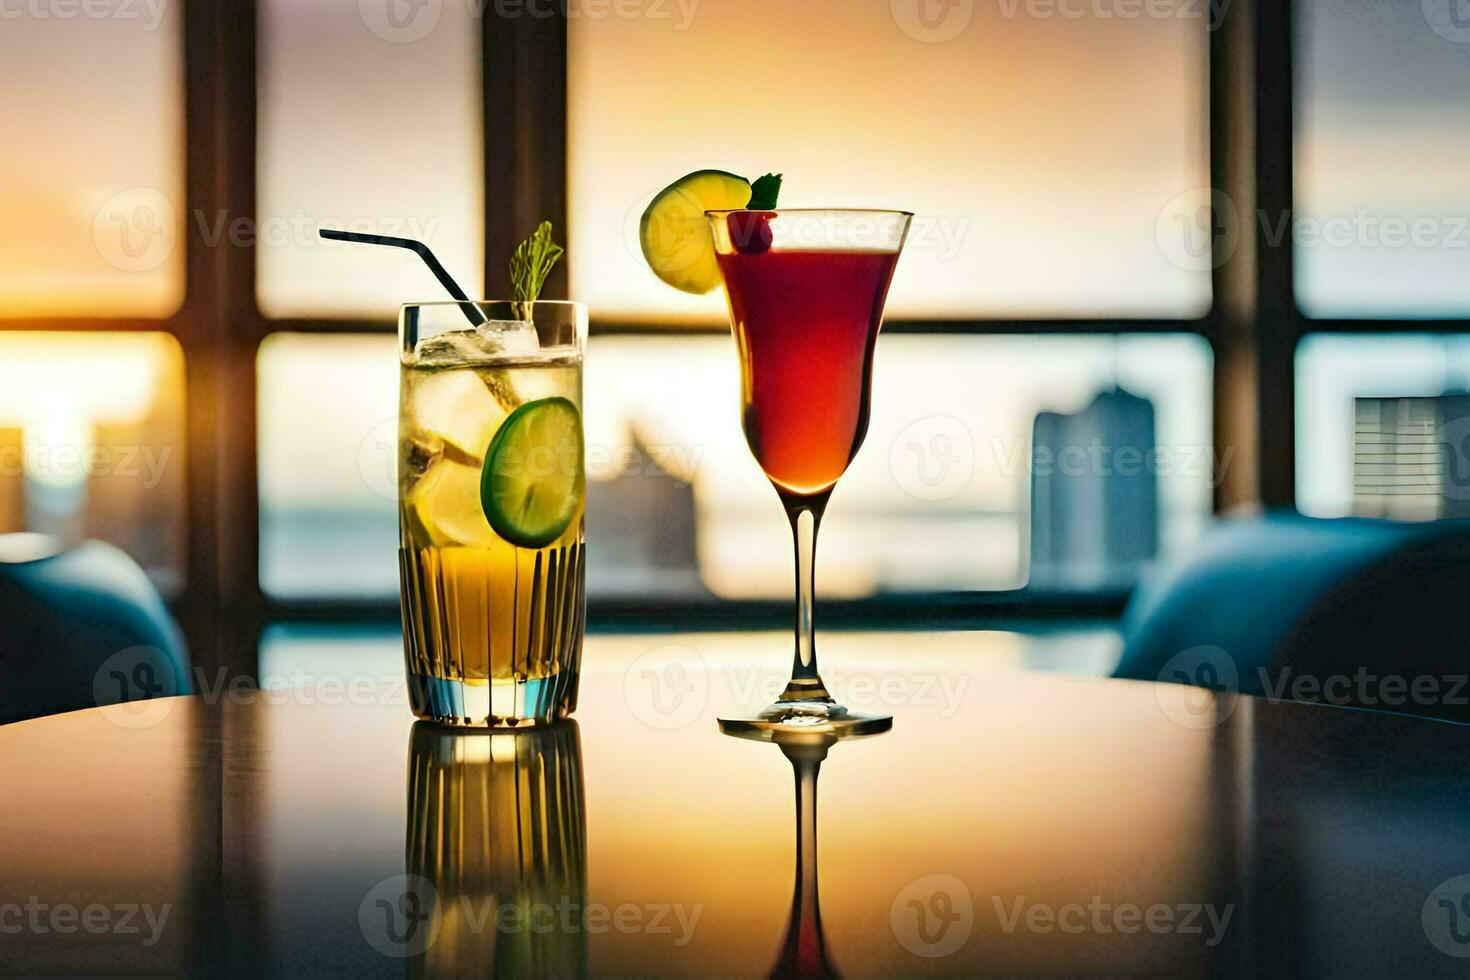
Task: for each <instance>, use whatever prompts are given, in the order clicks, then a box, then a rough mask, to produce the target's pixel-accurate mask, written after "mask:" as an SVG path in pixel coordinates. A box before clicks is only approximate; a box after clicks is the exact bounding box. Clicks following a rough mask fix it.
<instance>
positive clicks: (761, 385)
mask: <svg viewBox="0 0 1470 980" xmlns="http://www.w3.org/2000/svg"><path fill="white" fill-rule="evenodd" d="M706 216H707V218H708V220H709V224H710V231H711V234H712V235H713V239H714V246H715V254H716V259H717V261H718V263H719V267H720V274H721V276H722V277H723V278H724V282H725V291H726V294H727V296H728V297H729V303H730V320H731V325H732V327H733V329H734V333H735V341H736V344H737V346H738V348H739V352H740V394H741V422H742V425H743V426H744V429H745V439H746V442H747V443H748V444H749V445H750V451H751V453H753V454H754V456H755V458H756V461H757V462H758V463H759V464H760V466H761V469H762V470H764V471H765V474H766V476H767V478H769V479H770V481H771V484H772V486H774V487H775V488H776V493H777V494H778V495H779V496H780V498H781V503H782V504H783V505H784V506H785V508H786V516H787V518H788V519H789V520H790V522H791V532H792V536H793V538H794V540H795V545H796V656H795V659H794V662H793V665H792V675H791V680H790V682H789V683H788V684H787V685H786V689H785V691H784V692H782V694H781V696H780V698H778V699H777V701H776V702H775V703H774V704H772V705H770V706H768V707H766V708H765V709H763V710H762V711H761V712H760V713H759V714H757V715H756V716H754V717H751V718H730V719H727V718H722V719H720V727H721V728H722V729H724V730H725V731H726V732H730V733H738V732H742V731H743V732H753V731H766V732H772V733H774V732H778V731H783V730H790V729H793V728H801V729H807V730H812V731H826V732H830V733H831V734H832V735H834V736H836V737H839V738H840V737H843V736H848V735H860V734H867V733H870V732H876V731H882V730H884V729H886V728H888V727H890V726H891V725H892V723H893V719H892V717H891V716H889V715H873V714H863V713H860V712H856V711H852V710H850V709H848V708H845V707H843V706H842V705H840V704H838V703H837V701H836V700H835V699H834V698H833V697H832V695H831V693H830V692H828V690H827V688H826V685H824V684H823V683H822V678H821V675H820V674H819V673H818V672H817V652H816V625H815V621H814V618H813V606H814V596H813V590H814V584H815V583H814V576H813V572H814V565H815V558H816V545H817V529H818V527H819V525H820V524H821V520H822V512H823V511H824V510H825V509H826V507H827V501H828V499H829V498H830V497H831V496H832V490H833V488H834V487H835V486H836V485H837V480H838V478H839V477H841V476H842V474H843V473H844V472H845V471H846V470H847V466H848V464H849V463H850V462H852V458H853V456H855V455H856V454H857V451H858V447H860V446H861V445H862V443H863V436H864V435H866V434H867V431H868V401H869V391H870V388H871V382H872V373H873V348H874V345H875V344H876V342H877V339H878V329H879V327H880V326H881V324H882V321H883V304H884V300H885V299H886V298H887V296H888V286H889V283H890V282H891V281H892V278H893V269H894V266H895V265H896V264H897V262H898V255H899V252H900V250H901V249H902V248H903V242H904V237H905V235H906V234H907V232H908V226H909V219H910V218H912V217H913V215H911V214H910V213H909V212H906V211H860V210H814V209H789V208H786V209H777V210H772V211H748V210H739V211H708V212H706Z"/></svg>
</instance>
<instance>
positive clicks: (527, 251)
mask: <svg viewBox="0 0 1470 980" xmlns="http://www.w3.org/2000/svg"><path fill="white" fill-rule="evenodd" d="M565 252H566V249H564V248H562V247H561V246H560V245H558V244H557V243H556V242H554V241H552V240H551V222H550V221H543V222H541V224H539V225H537V226H536V231H535V232H534V233H533V234H532V235H531V237H530V238H527V239H526V240H525V241H523V242H521V243H520V244H519V245H517V246H516V250H515V253H514V254H512V255H511V257H510V288H511V292H512V293H513V294H514V295H515V298H516V300H517V301H518V302H521V303H533V302H535V301H536V298H537V297H538V296H540V295H541V287H542V286H544V285H546V277H547V276H549V275H551V267H552V266H554V265H556V260H557V259H559V258H561V257H562V255H563V254H565Z"/></svg>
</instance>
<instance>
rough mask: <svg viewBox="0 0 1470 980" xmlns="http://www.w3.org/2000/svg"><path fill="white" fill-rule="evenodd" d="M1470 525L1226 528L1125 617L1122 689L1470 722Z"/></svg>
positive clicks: (1307, 523)
mask: <svg viewBox="0 0 1470 980" xmlns="http://www.w3.org/2000/svg"><path fill="white" fill-rule="evenodd" d="M1467 599H1470V521H1436V522H1429V523H1412V524H1411V523H1398V522H1392V521H1380V520H1366V519H1357V518H1346V519H1341V520H1316V519H1312V518H1306V517H1301V516H1298V515H1295V514H1292V515H1284V514H1283V515H1269V516H1265V517H1259V518H1249V519H1234V520H1224V521H1221V522H1220V523H1219V525H1218V526H1217V527H1216V528H1215V529H1214V530H1213V531H1212V532H1211V533H1210V534H1208V535H1207V536H1206V537H1205V539H1204V540H1203V541H1201V542H1200V544H1199V545H1198V546H1196V547H1195V548H1194V549H1193V550H1192V551H1191V552H1190V554H1189V555H1188V557H1187V558H1186V559H1185V560H1183V561H1181V562H1179V563H1177V564H1175V565H1173V566H1171V567H1167V568H1163V569H1159V570H1158V571H1157V572H1156V573H1155V575H1154V576H1153V577H1152V578H1151V579H1150V580H1149V581H1147V582H1146V583H1145V584H1144V585H1142V586H1141V587H1140V588H1139V590H1138V592H1137V593H1136V595H1135V596H1134V599H1133V601H1132V602H1131V603H1130V605H1129V607H1128V610H1127V613H1126V614H1125V616H1124V624H1123V632H1124V651H1123V658H1122V661H1121V663H1120V664H1119V666H1118V669H1117V671H1116V672H1115V676H1117V677H1127V678H1133V679H1137V680H1163V681H1170V682H1175V683H1187V684H1196V685H1199V686H1206V687H1216V688H1220V689H1227V690H1228V689H1238V690H1239V691H1241V692H1242V693H1245V694H1253V695H1257V696H1263V697H1273V698H1279V699H1281V700H1297V701H1315V702H1324V703H1331V704H1343V705H1349V706H1353V707H1363V708H1375V709H1380V710H1388V711H1399V712H1407V713H1412V714H1418V715H1427V716H1430V717H1435V718H1441V719H1446V720H1450V721H1457V722H1461V723H1470V686H1467V683H1466V677H1467V675H1470V631H1467V629H1466V627H1465V624H1463V623H1461V622H1460V619H1459V610H1460V608H1461V603H1464V602H1466V601H1467Z"/></svg>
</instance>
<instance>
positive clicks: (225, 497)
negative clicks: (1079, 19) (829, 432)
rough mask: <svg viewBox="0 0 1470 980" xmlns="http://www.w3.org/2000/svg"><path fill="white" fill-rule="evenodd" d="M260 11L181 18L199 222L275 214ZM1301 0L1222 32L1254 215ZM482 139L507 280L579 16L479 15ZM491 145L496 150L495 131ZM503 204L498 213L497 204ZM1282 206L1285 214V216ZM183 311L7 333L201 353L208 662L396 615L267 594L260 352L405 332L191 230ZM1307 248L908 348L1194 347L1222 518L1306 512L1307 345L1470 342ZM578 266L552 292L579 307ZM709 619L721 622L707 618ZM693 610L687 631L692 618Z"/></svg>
mask: <svg viewBox="0 0 1470 980" xmlns="http://www.w3.org/2000/svg"><path fill="white" fill-rule="evenodd" d="M258 25H259V0H240V2H238V3H230V4H217V3H206V2H203V0H187V2H185V3H184V4H183V31H182V44H183V49H184V50H183V56H184V59H183V60H184V72H183V92H182V94H183V100H184V127H185V128H184V131H185V140H184V146H185V204H186V213H195V212H196V211H201V210H202V211H203V212H204V213H228V214H230V215H232V216H235V217H244V218H246V219H248V220H254V219H255V217H256V138H257V137H256V115H257V106H256V92H257V79H256V72H257V56H256V52H257V39H258V30H259V27H258ZM1293 28H1294V17H1293V4H1292V3H1291V2H1290V0H1277V2H1270V0H1236V2H1235V3H1233V4H1231V6H1230V8H1229V9H1228V11H1227V12H1226V14H1225V16H1224V18H1223V19H1222V21H1221V23H1220V24H1219V25H1218V26H1217V27H1216V28H1215V29H1213V30H1211V31H1209V33H1208V41H1207V43H1208V45H1209V82H1208V87H1209V91H1208V109H1209V111H1208V127H1209V147H1210V184H1211V186H1212V187H1215V188H1219V189H1221V190H1224V191H1225V192H1226V193H1228V194H1230V196H1231V197H1232V199H1234V200H1235V201H1236V202H1237V203H1240V204H1247V203H1248V204H1249V205H1250V206H1251V209H1252V210H1254V209H1255V208H1271V209H1275V208H1282V209H1289V208H1290V205H1291V203H1292V166H1293V151H1294V139H1293V137H1294V111H1295V107H1294V102H1293V99H1292V48H1293V40H1294V35H1293ZM481 44H482V53H483V54H482V59H481V61H482V65H481V87H482V96H483V98H482V107H483V108H482V140H483V161H484V174H485V194H484V200H485V213H484V233H485V236H486V242H485V245H486V247H485V269H486V272H487V276H486V281H487V282H493V281H495V278H494V276H493V275H490V274H489V273H491V272H492V271H493V270H500V269H503V268H504V267H505V265H506V262H507V260H508V258H509V252H510V249H511V247H512V243H513V242H514V240H515V230H516V229H519V228H524V227H529V226H530V225H532V224H534V223H535V222H537V221H540V220H542V219H544V218H549V219H550V220H552V221H553V222H554V223H555V224H556V225H558V226H559V227H563V228H565V227H566V226H567V220H568V215H567V194H566V180H567V134H566V123H567V106H566V97H567V22H566V19H565V14H564V12H561V13H557V14H554V15H552V16H548V17H519V18H509V19H496V18H494V17H491V16H484V17H482V18H481ZM492 134H493V138H492ZM492 205H493V206H492ZM1277 213H1286V212H1285V211H1282V212H1277ZM184 242H185V249H186V262H185V298H184V302H183V304H182V306H181V308H180V309H179V310H178V311H177V312H176V313H175V314H173V315H171V316H169V317H165V318H161V319H147V318H117V319H114V318H98V317H85V318H54V319H46V318H29V317H28V318H23V319H21V318H15V319H4V320H0V330H37V329H40V330H100V331H139V330H148V331H163V332H166V333H169V334H171V335H172V336H174V337H175V338H176V339H177V340H178V342H179V343H180V346H181V347H182V348H183V352H184V357H185V372H186V392H185V397H186V422H185V425H186V432H187V435H186V449H187V457H188V460H189V463H188V465H189V470H188V473H187V475H186V484H187V488H188V489H187V495H186V496H187V501H186V503H187V508H188V515H189V516H188V520H187V522H186V526H187V540H188V545H187V550H186V552H187V553H186V565H185V569H184V576H183V582H184V589H183V592H182V594H181V595H180V597H179V599H178V601H177V604H176V605H177V611H178V613H179V615H180V619H181V620H182V622H183V625H184V628H185V631H186V633H187V635H188V636H189V640H190V644H191V648H192V649H193V650H194V651H195V659H196V662H197V663H198V664H199V665H200V666H202V667H205V668H207V669H217V668H220V667H224V668H227V669H229V670H232V671H237V672H240V673H242V674H244V675H246V676H253V675H254V673H255V670H256V667H257V654H256V646H257V642H258V637H259V633H260V630H261V628H262V627H263V625H264V624H265V623H266V621H267V620H269V619H279V618H303V617H304V618H317V617H321V618H326V617H343V616H347V617H367V618H384V619H387V618H392V617H393V616H396V610H395V609H394V608H392V604H383V603H368V604H354V603H340V602H306V603H303V602H283V601H277V600H267V598H266V597H265V596H264V594H263V593H262V591H261V587H260V580H259V567H260V550H259V549H260V535H259V496H258V482H257V477H258V472H257V462H258V461H257V442H256V380H257V379H256V354H257V350H258V348H259V345H260V343H261V342H262V341H263V340H264V339H265V338H266V337H267V336H269V335H270V334H272V333H276V332H282V331H292V332H301V333H312V334H342V333H382V332H385V331H389V330H392V329H393V324H392V323H391V321H390V320H388V319H383V320H377V319H361V318H345V319H334V318H309V317H286V318H267V317H265V316H264V315H262V313H261V311H260V310H259V308H258V305H257V303H256V294H255V281H256V268H255V251H254V248H253V244H252V243H249V242H242V243H229V242H226V243H215V244H214V245H211V244H210V243H208V242H206V241H204V239H203V237H202V233H201V231H200V229H199V228H198V227H197V223H195V222H187V221H186V222H185V234H184ZM1291 252H1292V250H1291V243H1290V241H1289V236H1287V240H1286V241H1285V242H1278V243H1275V244H1273V243H1271V242H1269V241H1268V240H1266V239H1265V237H1264V235H1263V234H1262V233H1261V231H1260V229H1257V234H1256V235H1255V236H1246V238H1245V240H1243V241H1242V243H1241V247H1239V248H1237V249H1236V250H1235V251H1234V253H1232V255H1230V256H1229V257H1228V258H1227V259H1226V260H1225V261H1223V262H1221V263H1220V264H1219V265H1218V266H1217V267H1216V268H1215V269H1214V271H1213V275H1212V289H1213V302H1212V305H1211V309H1210V311H1209V312H1208V313H1207V314H1206V315H1205V316H1203V317H1200V318H1198V319H1110V318H1080V319H1038V320H1018V319H987V318H968V319H949V320H920V319H903V318H900V319H895V320H890V321H887V322H886V323H885V325H884V330H885V331H887V332H891V333H903V334H940V335H942V334H1056V333H1062V334H1101V333H1106V334H1117V333H1143V334H1147V333H1179V332H1184V333H1193V334H1197V335H1200V336H1202V337H1204V338H1205V340H1206V341H1207V342H1208V343H1210V345H1211V347H1212V350H1213V352H1214V357H1215V369H1214V380H1215V391H1214V414H1215V423H1214V425H1215V441H1216V444H1217V445H1231V446H1235V447H1237V449H1238V452H1237V453H1236V455H1235V460H1236V463H1235V465H1234V466H1233V467H1232V471H1231V472H1230V473H1228V474H1227V476H1226V480H1225V482H1224V483H1223V484H1222V485H1221V486H1220V487H1218V488H1217V490H1216V496H1215V505H1216V508H1215V509H1216V511H1217V512H1220V511H1223V510H1227V509H1231V508H1234V507H1237V506H1241V505H1247V506H1249V505H1265V506H1281V507H1290V506H1292V505H1293V503H1294V475H1295V459H1294V455H1295V454H1294V446H1293V440H1294V438H1295V431H1294V426H1295V418H1294V411H1293V398H1294V382H1293V364H1292V362H1293V354H1294V351H1295V347H1296V343H1297V341H1298V340H1299V339H1300V338H1301V337H1302V336H1303V335H1304V334H1305V333H1307V332H1309V331H1336V332H1364V331H1373V332H1385V331H1394V330H1414V331H1442V332H1470V320H1464V319H1444V320H1430V321H1416V320H1369V319H1364V320H1341V319H1335V320H1309V319H1307V318H1305V317H1303V316H1302V314H1301V312H1300V310H1298V308H1297V306H1296V303H1295V297H1294V290H1293V280H1292V273H1293V262H1292V254H1291ZM566 288H567V278H566V267H565V265H564V264H563V265H562V266H561V267H560V268H559V269H558V270H557V271H556V272H555V273H554V274H553V277H552V280H551V282H550V283H549V284H548V287H547V294H548V295H550V296H565V295H566ZM723 329H724V328H721V327H719V326H715V325H707V324H706V325H699V326H695V327H693V328H692V329H689V330H671V329H670V328H668V327H667V326H661V325H655V324H652V323H648V322H643V321H639V320H636V319H634V320H628V319H607V318H594V321H593V323H592V332H593V334H594V335H599V336H612V335H633V334H657V335H659V336H670V335H679V334H683V333H721V332H723ZM1125 601H1126V595H1094V596H1078V595H1045V594H1039V593H1037V592H1035V591H1033V590H1025V589H1023V590H1017V591H1014V592H999V593H997V592H956V593H940V594H933V595H921V596H903V597H897V598H896V597H892V596H878V597H874V598H872V599H864V600H844V601H828V602H824V603H823V615H824V620H825V621H827V622H838V623H846V624H850V625H870V624H873V623H877V624H880V625H889V626H892V625H895V624H900V623H908V624H910V625H912V624H913V623H915V622H917V620H918V619H926V620H928V621H931V622H933V621H938V622H944V623H947V624H952V625H955V626H964V625H979V624H980V623H987V624H991V625H993V624H994V622H995V619H996V617H999V616H1010V615H1028V616H1029V615H1071V616H1086V617H1094V616H1104V615H1111V614H1115V613H1116V612H1118V611H1119V610H1120V609H1121V607H1122V605H1123V603H1124V602H1125ZM706 606H707V607H708V608H706ZM592 607H593V608H592V612H593V615H594V616H595V617H596V618H597V619H598V620H599V622H603V623H607V624H609V625H623V626H627V625H633V624H637V625H641V626H644V627H657V626H658V625H659V624H658V623H657V622H656V621H657V620H658V619H659V618H661V617H662V618H667V617H668V616H670V615H673V614H677V613H681V612H685V613H687V612H690V611H694V612H698V613H699V617H698V618H700V619H701V620H708V621H711V622H713V623H714V624H715V625H719V624H720V623H736V622H738V623H739V624H741V625H750V624H752V622H756V623H762V624H765V623H770V624H775V623H777V622H781V623H783V624H784V622H785V620H786V619H787V617H788V616H789V610H788V609H787V604H786V603H784V602H781V603H776V602H750V603H735V602H714V601H711V602H709V603H707V604H705V605H701V606H698V607H691V606H689V605H687V604H685V603H682V602H681V603H669V602H662V601H659V600H649V601H644V602H627V601H616V602H614V601H606V600H595V601H594V602H593V604H592ZM689 618H690V617H685V623H684V625H688V622H687V620H688V619H689Z"/></svg>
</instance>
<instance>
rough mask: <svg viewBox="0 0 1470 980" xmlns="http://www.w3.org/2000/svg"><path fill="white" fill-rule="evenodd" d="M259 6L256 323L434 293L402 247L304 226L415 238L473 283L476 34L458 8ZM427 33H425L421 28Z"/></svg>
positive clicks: (273, 0)
mask: <svg viewBox="0 0 1470 980" xmlns="http://www.w3.org/2000/svg"><path fill="white" fill-rule="evenodd" d="M401 6H402V7H403V9H404V10H405V11H408V12H409V13H411V14H412V15H413V16H412V17H410V18H409V20H408V21H407V22H406V26H402V27H400V26H395V25H396V24H397V23H398V22H397V21H393V22H390V21H389V20H387V19H386V17H387V14H388V13H391V12H397V10H398V6H397V5H395V3H378V4H371V3H362V4H359V3H357V2H355V0H264V2H263V3H262V4H261V43H260V72H259V79H260V116H259V146H258V148H257V153H258V155H259V166H260V175H259V181H260V183H259V211H260V214H259V218H260V227H259V229H258V233H259V250H258V252H257V256H258V257H257V263H258V272H259V279H258V283H257V291H258V294H259V301H260V307H261V310H262V311H263V312H264V313H265V314H266V315H267V316H276V317H284V316H313V315H322V316H352V315H357V316H374V317H382V318H385V319H386V318H388V317H390V316H391V315H392V313H393V311H396V310H397V309H398V306H399V304H401V303H403V302H405V301H407V300H411V299H416V298H433V297H437V296H439V295H440V294H441V293H442V292H443V289H442V287H440V286H439V284H438V283H437V282H436V281H435V280H434V277H433V276H432V275H430V274H429V273H428V271H427V270H425V268H424V265H423V263H422V262H420V261H418V260H417V259H415V258H414V257H413V256H412V255H409V254H408V253H406V252H405V253H399V252H397V251H391V250H384V249H370V248H363V247H361V246H351V245H342V244H339V243H337V242H325V241H322V240H321V239H320V238H318V237H317V234H316V232H317V229H318V228H319V227H335V228H350V229H352V230H356V231H377V232H381V233H383V234H396V235H402V236H406V237H409V238H418V239H421V240H423V241H426V242H428V243H429V244H430V246H431V247H432V248H433V249H434V252H435V254H436V255H438V256H439V258H440V260H441V261H443V262H444V264H445V265H446V266H447V267H448V268H449V271H450V273H451V274H453V275H454V277H455V278H456V279H458V280H459V281H460V283H461V284H462V285H463V286H464V287H465V289H467V290H469V292H470V293H471V294H475V295H478V294H479V293H481V292H482V291H483V290H482V288H481V283H482V280H483V266H484V246H483V243H482V239H483V237H484V216H483V213H482V204H481V201H482V195H481V190H480V187H481V183H482V168H481V164H480V158H481V136H480V133H481V125H480V96H479V90H480V40H479V39H480V27H479V21H478V20H475V19H474V18H473V17H472V16H471V11H472V10H473V9H475V5H474V4H464V3H443V4H440V3H433V4H422V5H418V6H417V7H415V6H414V5H410V4H403V5H401ZM425 28H428V30H427V33H423V30H424V29H425Z"/></svg>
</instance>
